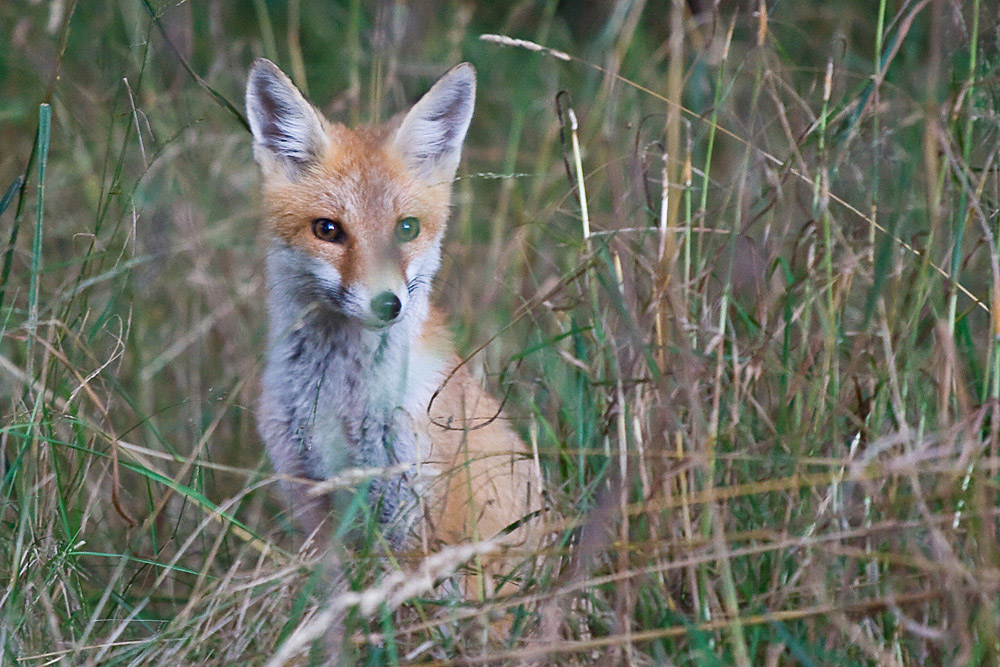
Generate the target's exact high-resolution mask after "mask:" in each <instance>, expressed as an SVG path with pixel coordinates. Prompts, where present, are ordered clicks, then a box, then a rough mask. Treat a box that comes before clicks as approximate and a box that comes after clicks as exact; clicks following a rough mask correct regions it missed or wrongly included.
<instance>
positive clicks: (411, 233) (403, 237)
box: [396, 215, 420, 243]
mask: <svg viewBox="0 0 1000 667" xmlns="http://www.w3.org/2000/svg"><path fill="white" fill-rule="evenodd" d="M419 233H420V221H419V220H417V219H416V218H414V217H413V216H412V215H411V216H408V217H406V218H403V219H401V220H400V221H399V222H397V223H396V241H398V242H399V243H406V242H407V241H412V240H413V239H415V238H417V235H418V234H419Z"/></svg>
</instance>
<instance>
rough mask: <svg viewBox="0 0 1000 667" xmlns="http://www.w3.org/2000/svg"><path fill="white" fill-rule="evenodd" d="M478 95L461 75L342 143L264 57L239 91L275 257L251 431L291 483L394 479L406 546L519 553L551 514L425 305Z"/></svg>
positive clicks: (382, 523)
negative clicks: (507, 543) (502, 542)
mask: <svg viewBox="0 0 1000 667" xmlns="http://www.w3.org/2000/svg"><path fill="white" fill-rule="evenodd" d="M475 91H476V79H475V70H474V69H473V68H472V66H471V65H469V64H468V63H463V64H461V65H458V66H456V67H454V68H452V69H451V70H449V71H448V72H447V73H446V74H445V75H444V76H442V77H441V79H440V80H439V81H438V82H437V83H436V84H434V86H433V87H432V88H431V89H430V91H429V92H428V93H427V94H426V95H424V97H423V98H421V99H420V101H419V102H417V104H416V105H415V106H414V107H413V108H412V109H411V110H410V111H409V112H408V113H406V114H401V115H400V116H397V117H396V118H394V119H393V120H391V121H389V122H387V123H385V124H383V125H377V126H365V127H359V128H357V129H350V128H348V127H345V126H344V125H341V124H339V123H333V122H329V121H327V120H326V119H325V118H324V117H323V116H322V114H320V112H319V111H318V110H317V109H316V108H315V107H313V106H312V105H311V104H310V103H309V102H307V101H306V99H305V98H304V97H303V96H302V94H301V93H300V92H299V90H298V89H297V88H296V87H295V86H294V84H293V83H292V82H291V80H290V79H289V78H288V77H287V76H285V74H284V73H282V72H281V70H279V69H278V68H277V67H276V66H275V65H274V64H273V63H271V62H270V61H268V60H264V59H259V60H257V61H256V62H255V63H254V64H253V67H252V68H251V70H250V74H249V79H248V82H247V90H246V105H247V117H248V120H249V123H250V127H251V129H252V132H253V154H254V158H255V159H256V161H257V162H258V164H259V165H260V168H261V171H262V175H263V202H264V217H265V225H266V237H267V243H268V248H267V304H268V312H269V347H268V353H267V364H266V368H265V370H264V375H263V380H262V393H261V396H260V403H259V416H258V424H259V431H260V434H261V437H262V438H263V440H264V442H265V444H266V446H267V450H268V453H269V455H270V457H271V460H272V462H273V464H274V467H275V468H276V469H277V471H278V472H279V473H281V474H283V475H289V476H294V477H300V478H306V479H309V480H326V479H329V478H331V477H334V476H336V475H337V474H338V473H339V472H341V471H343V470H344V469H346V468H351V467H360V468H384V469H387V470H389V471H390V472H389V473H386V474H382V475H379V476H378V477H376V478H374V479H373V480H372V481H371V483H370V484H369V486H368V488H367V494H368V495H367V498H366V504H367V506H368V507H369V508H370V509H371V515H372V517H373V519H374V521H375V522H376V523H377V524H378V526H379V528H380V530H381V532H382V534H383V535H385V536H386V537H387V539H388V542H389V543H390V544H391V545H392V546H393V547H394V548H397V549H401V548H404V547H413V546H416V545H419V544H421V543H423V544H428V545H430V546H431V547H432V548H433V547H434V546H435V545H452V544H457V543H461V542H463V541H467V540H472V539H487V538H491V537H494V536H496V535H498V534H499V533H501V532H503V531H504V530H505V529H513V530H516V531H517V532H518V533H519V535H518V536H517V537H519V536H520V535H523V536H524V538H525V540H527V539H529V538H530V535H531V534H533V533H534V532H536V529H534V528H533V527H532V526H533V525H534V524H536V523H537V520H533V519H532V517H535V516H536V515H537V514H538V513H539V512H540V509H541V506H542V503H541V496H540V493H541V489H540V488H539V487H540V479H539V477H538V473H537V472H536V469H535V466H534V465H533V463H532V461H531V460H530V459H529V458H528V454H527V451H526V449H525V446H524V444H523V442H522V441H521V440H520V438H518V437H517V436H516V435H515V434H514V433H513V431H512V430H511V429H510V427H509V426H508V425H507V424H506V423H505V421H504V419H503V418H502V414H500V408H499V406H498V405H497V402H496V401H495V400H493V399H492V398H491V397H490V396H488V395H487V394H486V393H485V392H484V391H483V390H482V389H481V388H480V387H479V386H478V385H477V383H476V382H475V381H474V380H473V378H472V377H471V376H470V375H469V373H468V371H467V370H466V369H465V368H464V367H461V368H458V366H459V360H458V358H457V357H456V355H455V353H454V351H453V349H452V345H451V341H450V338H449V334H448V329H447V328H446V325H445V323H444V319H443V317H442V315H441V314H440V312H439V311H438V310H436V309H435V308H434V307H433V306H432V305H431V304H430V292H431V281H432V279H433V278H434V274H435V273H436V272H437V269H438V266H439V264H440V257H441V242H442V238H443V236H444V232H445V226H446V223H447V219H448V212H449V205H450V198H451V188H452V181H453V180H454V177H455V172H456V170H457V168H458V164H459V159H460V157H461V149H462V143H463V141H464V139H465V134H466V131H467V130H468V128H469V123H470V122H471V120H472V111H473V104H474V100H475ZM456 368H457V370H455V369H456ZM452 371H454V373H453V374H452ZM438 390H440V391H439V393H438V394H437V396H436V397H435V398H434V400H433V402H432V396H434V394H435V392H438ZM284 490H285V493H286V495H287V497H288V501H289V502H290V504H291V509H292V510H293V512H294V514H295V516H296V518H297V520H298V522H299V523H300V525H301V526H302V528H303V529H304V530H306V531H308V532H312V531H314V530H316V529H317V528H319V527H320V526H321V524H324V522H326V523H329V521H330V519H329V515H330V512H331V508H332V500H333V499H332V497H319V498H314V497H311V496H310V495H309V493H308V491H309V486H308V485H304V484H294V483H287V484H285V488H284ZM519 521H521V522H522V523H520V524H519V523H518V522H519ZM467 593H468V591H467Z"/></svg>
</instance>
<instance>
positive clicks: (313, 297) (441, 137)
mask: <svg viewBox="0 0 1000 667" xmlns="http://www.w3.org/2000/svg"><path fill="white" fill-rule="evenodd" d="M475 95H476V79H475V70H474V69H473V68H472V66H471V65H469V64H468V63H463V64H461V65H458V66H456V67H454V68H452V69H451V70H449V71H448V72H447V73H446V74H445V75H444V76H442V77H441V78H440V79H439V80H438V82H437V83H435V84H434V86H433V87H432V88H431V89H430V91H428V92H427V94H425V95H424V96H423V98H421V99H420V101H419V102H417V103H416V105H414V107H413V108H412V109H411V110H410V111H409V112H408V113H406V114H405V115H401V116H399V117H396V118H394V119H393V120H391V121H389V122H388V123H385V124H384V125H379V126H373V127H360V128H357V129H350V128H348V127H346V126H344V125H341V124H339V123H333V122H329V121H327V120H326V119H325V118H323V116H322V114H320V112H319V111H318V110H317V109H316V108H315V107H314V106H312V105H311V104H310V103H309V102H308V101H306V99H305V97H303V96H302V93H300V92H299V90H298V89H297V88H296V87H295V85H294V84H293V83H292V82H291V80H290V79H289V78H288V77H287V76H285V74H284V73H283V72H282V71H281V70H280V69H278V68H277V66H275V65H274V63H272V62H270V61H269V60H265V59H258V60H257V61H255V62H254V64H253V67H252V68H251V69H250V74H249V77H248V80H247V91H246V104H247V119H248V120H249V122H250V128H251V130H252V132H253V152H254V158H255V159H256V161H257V163H258V164H259V165H260V167H261V170H262V172H263V176H264V179H263V181H264V187H263V190H264V206H265V214H266V219H267V226H268V233H269V235H270V237H271V239H272V248H271V251H270V256H269V262H270V263H271V268H272V273H274V272H275V271H277V272H278V273H279V274H280V275H277V276H275V275H272V277H271V280H272V285H273V284H274V281H276V280H277V281H287V282H288V283H289V284H285V285H283V287H284V288H285V290H283V292H286V293H288V292H290V293H291V294H292V295H294V296H295V297H296V298H298V299H299V300H300V301H301V302H302V303H301V304H300V305H305V304H318V305H319V306H320V307H325V308H328V309H331V310H334V311H337V312H339V313H341V314H343V315H345V316H347V317H349V318H353V319H356V320H359V321H360V322H361V323H362V324H363V325H364V326H365V327H367V328H369V329H378V328H383V327H387V326H390V325H392V324H394V323H396V322H399V321H401V320H403V319H404V318H406V317H407V315H408V313H409V312H410V311H413V312H416V311H417V310H419V309H420V308H419V306H418V304H424V305H426V303H427V298H428V296H429V290H430V283H431V279H432V278H433V276H434V274H435V273H436V272H437V269H438V266H439V264H440V253H441V239H442V236H443V235H444V230H445V224H446V222H447V218H448V209H449V203H450V198H451V184H452V181H453V180H454V178H455V171H456V170H457V168H458V163H459V159H460V157H461V150H462V142H463V141H464V139H465V133H466V131H467V130H468V129H469V122H470V121H471V120H472V108H473V104H474V101H475Z"/></svg>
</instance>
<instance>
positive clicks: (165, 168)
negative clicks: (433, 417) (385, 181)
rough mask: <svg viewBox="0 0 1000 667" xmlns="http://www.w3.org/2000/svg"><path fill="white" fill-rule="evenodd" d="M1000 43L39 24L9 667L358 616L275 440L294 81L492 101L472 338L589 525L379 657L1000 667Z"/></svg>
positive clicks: (995, 14)
mask: <svg viewBox="0 0 1000 667" xmlns="http://www.w3.org/2000/svg"><path fill="white" fill-rule="evenodd" d="M998 9H1000V7H998V6H997V4H996V2H995V0H892V1H889V0H828V1H824V2H811V1H801V0H799V1H790V0H769V1H767V2H763V1H761V2H743V1H741V2H712V1H711V0H687V1H686V2H685V1H683V0H645V1H644V0H617V1H611V0H608V1H606V2H597V1H595V0H558V1H557V0H522V1H519V2H509V3H487V2H482V3H476V2H469V1H463V0H451V1H445V0H441V1H437V0H422V1H420V2H414V1H410V2H406V1H404V0H391V1H390V0H380V1H377V2H361V1H360V0H342V1H340V0H338V1H325V2H313V1H310V0H289V1H288V2H279V1H277V0H253V1H250V2H198V3H195V2H159V1H157V0H113V1H112V2H105V3H98V4H95V3H77V2H75V1H74V0H4V2H2V4H0V197H2V199H0V415H2V420H0V454H2V459H0V580H2V581H3V584H4V586H3V588H0V608H2V611H0V664H7V663H8V662H10V663H11V664H33V665H34V664H38V665H41V664H71V665H77V664H123V665H140V664H141V665H155V664H164V665H166V664H170V665H176V664H199V665H216V664H218V665H227V664H234V663H236V662H240V663H246V664H265V663H266V662H267V660H268V659H269V658H270V657H272V656H274V655H275V652H276V651H277V650H278V647H281V646H286V644H287V642H288V641H289V638H290V637H293V636H296V635H295V633H296V631H297V630H299V629H301V628H303V627H305V626H307V625H308V624H309V623H310V622H312V621H313V620H314V619H315V618H316V615H317V614H318V613H319V611H320V610H322V609H323V608H324V605H325V604H326V598H327V595H326V592H325V591H326V588H325V587H324V574H323V572H324V567H323V564H322V559H321V558H319V557H318V556H316V555H315V554H311V553H300V552H298V551H296V547H297V541H296V540H295V538H294V537H293V535H292V525H291V522H290V520H289V518H288V517H287V515H286V512H285V509H284V508H283V507H282V505H281V504H280V502H278V499H277V495H276V494H275V493H274V488H273V487H274V480H273V479H271V477H270V468H269V464H268V462H267V460H266V457H265V456H264V455H263V447H262V444H261V442H260V440H259V438H258V436H257V434H256V430H255V420H254V402H255V399H256V393H257V381H258V376H259V374H260V370H261V365H262V358H263V354H264V346H265V333H266V322H265V316H264V301H263V289H264V288H263V278H264V275H263V251H264V248H265V239H264V238H263V236H262V233H261V229H260V226H259V214H258V205H259V194H258V188H259V174H258V171H257V168H256V165H255V164H254V163H253V160H252V157H251V150H250V136H249V133H248V132H247V131H246V129H245V125H244V122H243V119H242V112H243V111H242V110H243V99H242V98H243V87H244V84H245V76H246V72H247V69H248V67H249V65H250V63H251V62H252V60H253V59H254V58H256V57H260V56H265V57H268V58H270V59H272V60H273V61H275V62H276V63H277V64H278V65H279V66H280V67H282V69H284V71H286V72H287V73H288V74H289V75H290V76H291V77H292V79H293V80H294V81H295V83H296V84H297V85H298V86H299V88H300V89H301V90H302V91H303V92H304V93H305V94H306V96H307V97H308V98H309V99H310V100H312V101H313V102H314V103H315V104H316V105H317V106H318V107H319V108H320V109H321V110H322V111H323V112H324V113H325V114H327V116H328V117H330V118H331V119H333V120H337V121H341V122H344V123H348V124H352V125H354V124H359V123H368V122H379V121H381V120H385V119H387V118H389V117H391V116H392V115H393V114H395V113H397V112H399V111H401V110H403V109H405V108H406V107H407V106H408V105H409V104H412V103H413V102H414V101H415V100H416V99H418V98H419V96H420V95H421V94H422V93H423V92H425V91H426V89H427V88H428V87H429V86H430V85H431V84H432V83H433V81H434V80H435V79H436V78H437V77H438V76H439V75H440V74H441V73H443V72H444V71H445V70H447V69H448V68H449V67H450V66H452V65H454V64H456V63H458V62H461V61H466V60H467V61H469V62H471V63H472V64H473V65H475V67H476V70H477V76H478V83H479V87H478V98H477V104H476V114H475V117H474V120H473V123H472V127H471V130H470V133H469V138H468V140H467V142H466V148H465V152H464V161H463V166H462V168H461V169H460V172H459V178H458V180H457V181H456V184H455V199H454V205H453V215H452V218H451V222H450V227H449V232H448V235H447V237H446V250H445V258H444V264H443V267H442V270H441V273H440V274H439V277H438V280H437V293H438V296H439V299H438V300H439V302H440V303H441V305H442V306H443V307H444V309H445V310H446V311H447V312H448V313H450V318H451V319H450V321H451V325H452V330H453V332H454V335H455V340H456V344H457V347H458V349H459V351H460V353H461V354H463V355H470V357H471V359H470V363H471V365H472V368H473V369H474V371H475V372H476V374H477V375H478V376H479V377H480V378H481V380H482V381H483V382H484V383H485V384H486V385H487V386H488V387H489V388H490V390H491V391H492V392H493V393H495V394H496V395H500V396H504V397H505V400H506V402H505V406H506V407H505V409H506V411H507V413H508V414H507V416H508V417H509V418H510V419H511V421H512V424H513V426H514V428H515V429H516V430H517V431H518V432H519V433H520V434H521V435H522V436H523V437H524V438H525V440H526V442H528V443H529V444H530V445H531V447H532V448H533V450H534V451H537V452H538V457H539V460H540V462H541V465H542V468H543V470H544V472H545V476H546V482H547V486H548V501H549V513H550V516H552V517H553V521H554V522H555V524H556V525H557V526H558V531H557V532H558V534H557V535H556V536H555V538H554V539H553V541H552V544H550V545H548V546H547V547H546V549H545V555H546V558H544V559H543V560H541V561H539V562H536V561H535V559H534V558H533V556H534V554H525V559H524V561H525V564H524V566H523V567H521V568H519V569H518V570H517V571H516V572H515V573H512V577H514V578H515V579H517V580H518V581H519V582H521V584H522V585H523V588H522V592H521V593H519V594H518V595H517V596H515V597H514V598H513V599H511V600H505V601H490V600H486V601H484V602H483V604H482V605H468V604H466V603H463V602H459V601H455V600H450V601H442V599H441V596H440V595H437V594H434V593H431V592H428V593H427V594H426V595H425V596H423V597H420V598H418V599H415V600H410V601H409V602H407V603H405V604H402V605H400V604H395V603H393V604H389V602H388V601H387V602H386V603H385V604H383V605H382V606H381V608H380V609H381V611H380V612H379V613H376V614H374V615H371V616H368V615H365V614H362V613H360V612H358V613H355V614H353V615H352V616H351V617H350V618H349V620H348V626H347V631H348V632H347V636H348V638H349V640H350V641H349V644H351V646H352V647H353V648H352V650H353V651H354V652H355V653H354V654H353V655H352V657H351V658H349V659H350V660H356V661H357V662H358V664H455V663H454V661H459V662H460V664H482V663H487V662H502V661H503V660H509V661H511V662H512V664H513V662H516V661H523V663H524V664H528V662H527V661H531V660H534V661H536V662H535V663H534V664H629V665H648V664H657V665H699V666H700V665H741V666H745V665H832V664H836V665H900V666H902V665H912V664H962V665H990V664H997V661H998V660H1000V648H998V646H1000V645H998V641H1000V635H998V630H997V629H998V628H1000V608H998V602H997V600H998V599H1000V596H998V595H997V593H998V589H1000V553H998V550H997V541H996V529H997V515H998V506H997V500H998V497H997V493H998V490H1000V487H998V481H1000V480H998V478H997V467H998V464H1000V458H998V456H1000V451H998V444H997V443H998V437H997V431H998V426H1000V420H998V409H1000V406H998V399H1000V320H998V315H1000V313H998V310H1000V266H998V255H997V250H996V235H997V233H998V231H1000V218H998V210H1000V171H998V164H997V162H998V159H1000V116H998V114H997V107H998V102H1000V52H998V44H1000V23H998V18H1000V11H998ZM484 34H487V35H501V36H505V37H508V38H517V39H522V40H528V41H529V42H531V43H532V44H536V45H544V47H548V48H547V49H545V48H542V49H538V48H536V47H534V46H530V45H529V47H528V48H525V47H523V46H516V45H515V46H511V45H510V44H509V41H510V40H509V39H507V40H504V39H499V40H498V39H497V38H487V39H486V40H484V39H482V38H481V36H482V35H484ZM504 42H508V43H507V44H505V43H504ZM552 50H555V51H554V52H553V51H552ZM44 105H48V106H44ZM571 110H572V112H573V115H574V116H575V117H576V118H577V120H578V127H577V129H576V130H575V136H574V130H573V127H572V123H571V121H570V111H571ZM574 140H575V142H576V143H577V145H578V146H579V163H577V160H576V157H577V155H576V154H574ZM578 165H579V166H578ZM581 184H585V188H581V187H580V186H581ZM3 193H6V195H4V194H3ZM584 221H586V224H585V223H584ZM351 558H352V560H351V562H350V563H349V566H348V570H349V571H348V575H349V579H350V584H351V586H352V587H353V588H355V589H356V590H363V589H365V588H367V587H369V586H371V585H373V584H374V583H376V582H377V581H378V580H379V578H380V576H381V574H382V573H384V572H385V571H388V570H392V569H395V568H396V567H403V568H404V569H405V568H406V567H408V566H407V565H406V564H405V563H404V564H403V565H397V564H395V563H393V562H387V561H386V559H384V558H379V557H378V556H377V554H375V553H374V552H373V553H371V554H368V553H361V554H354V555H352V557H351ZM490 614H493V615H499V614H506V615H507V617H508V619H510V622H511V628H510V632H509V635H508V636H505V637H504V638H503V639H502V640H498V639H497V638H496V637H491V636H490V635H489V633H488V632H486V631H484V624H483V619H484V618H487V617H488V616H489V615H490ZM321 644H322V642H318V643H317V644H314V645H313V646H312V648H311V649H309V648H308V646H307V647H306V649H304V651H303V652H301V653H300V654H297V657H296V660H298V662H295V663H294V664H321V663H322V661H323V660H324V658H323V651H322V648H321V647H320V645H321ZM463 661H464V662H463ZM288 664H293V663H288Z"/></svg>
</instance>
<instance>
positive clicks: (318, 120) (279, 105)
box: [247, 58, 329, 176]
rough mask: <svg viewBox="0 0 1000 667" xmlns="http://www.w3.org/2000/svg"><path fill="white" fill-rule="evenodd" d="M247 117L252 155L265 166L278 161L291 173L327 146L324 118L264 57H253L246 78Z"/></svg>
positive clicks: (307, 163) (296, 172)
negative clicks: (250, 132)
mask: <svg viewBox="0 0 1000 667" xmlns="http://www.w3.org/2000/svg"><path fill="white" fill-rule="evenodd" d="M247 120H248V121H249V122H250V130H251V131H252V132H253V154H254V158H255V159H256V160H257V162H258V163H259V164H260V166H261V167H262V168H264V169H268V168H269V167H270V166H271V165H273V164H274V163H275V162H278V163H279V164H281V165H282V166H283V167H284V168H285V171H286V173H287V174H288V175H289V176H294V175H296V174H298V173H299V172H300V171H301V170H302V169H304V168H305V167H307V166H309V165H310V164H312V163H313V162H315V161H316V160H317V159H319V158H320V157H321V156H322V155H323V153H324V152H325V151H326V149H327V146H328V142H329V140H328V139H327V136H326V132H325V131H324V129H323V124H324V123H323V118H322V117H321V116H320V115H319V113H318V112H317V111H316V108H315V107H313V105H311V104H309V102H308V101H306V98H305V97H303V96H302V93H300V92H299V89H298V88H296V87H295V84H293V83H292V81H291V79H289V78H288V77H287V76H286V75H285V73H284V72H282V71H281V70H280V69H278V66H277V65H275V64H274V63H272V62H271V61H270V60H267V59H266V58H258V59H257V60H255V61H254V63H253V66H252V67H251V68H250V74H249V76H248V77H247Z"/></svg>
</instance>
